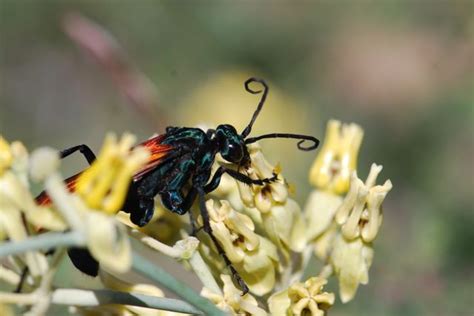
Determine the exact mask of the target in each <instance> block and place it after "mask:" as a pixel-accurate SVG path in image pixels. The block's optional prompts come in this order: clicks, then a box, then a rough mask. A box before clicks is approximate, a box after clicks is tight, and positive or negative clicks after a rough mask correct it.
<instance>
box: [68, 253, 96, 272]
mask: <svg viewBox="0 0 474 316" xmlns="http://www.w3.org/2000/svg"><path fill="white" fill-rule="evenodd" d="M67 255H68V256H69V259H71V262H72V264H74V266H75V267H76V268H77V269H78V270H80V271H81V272H84V273H85V274H87V275H89V276H91V277H96V276H97V275H98V274H99V262H97V260H95V259H94V257H92V255H91V253H90V252H89V250H87V249H86V248H76V247H72V248H69V249H68V250H67Z"/></svg>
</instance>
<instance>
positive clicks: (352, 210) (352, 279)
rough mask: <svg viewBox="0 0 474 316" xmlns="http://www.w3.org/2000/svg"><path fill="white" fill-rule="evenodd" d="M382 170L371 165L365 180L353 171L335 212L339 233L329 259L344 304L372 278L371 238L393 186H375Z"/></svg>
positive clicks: (376, 229) (379, 222)
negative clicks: (360, 285)
mask: <svg viewBox="0 0 474 316" xmlns="http://www.w3.org/2000/svg"><path fill="white" fill-rule="evenodd" d="M381 170H382V167H381V166H377V165H376V164H372V167H371V169H370V172H369V176H368V177H367V180H366V182H365V183H364V182H362V181H361V180H360V179H359V178H358V177H357V174H356V173H355V172H354V173H353V175H352V178H351V187H350V190H349V193H348V194H347V196H346V197H345V199H344V201H343V202H342V204H341V205H340V206H339V208H338V210H337V213H336V217H335V221H336V223H337V224H338V225H340V233H338V235H337V236H336V237H335V240H334V244H333V246H332V251H331V254H330V256H329V262H330V264H331V266H332V268H333V270H334V273H335V274H336V276H337V277H338V279H339V293H340V296H341V301H342V302H344V303H345V302H348V301H350V300H351V299H352V298H353V297H354V295H355V293H356V291H357V287H358V285H359V284H367V282H368V281H369V268H370V266H371V264H372V259H373V252H374V251H373V248H372V241H373V240H374V239H375V237H376V236H377V233H378V230H379V227H380V225H381V224H382V209H381V206H382V202H383V200H384V199H385V196H386V195H387V193H388V192H389V191H390V190H391V188H392V183H391V182H390V180H387V181H386V182H385V183H384V184H383V185H375V181H376V178H377V175H378V174H379V173H380V171H381Z"/></svg>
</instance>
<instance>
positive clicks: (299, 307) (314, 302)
mask: <svg viewBox="0 0 474 316" xmlns="http://www.w3.org/2000/svg"><path fill="white" fill-rule="evenodd" d="M326 283H327V280H326V279H324V278H321V277H311V278H309V279H308V280H306V281H305V282H304V283H301V282H297V283H295V284H293V285H291V286H290V287H289V288H288V289H286V290H284V291H280V292H277V293H275V294H274V295H272V296H271V297H270V298H269V299H268V305H269V309H270V312H271V314H272V315H282V316H283V315H291V316H293V315H294V316H310V315H311V316H323V315H325V313H326V311H327V310H328V309H329V308H330V307H331V306H332V305H333V304H334V300H335V296H334V293H328V292H323V287H324V285H326Z"/></svg>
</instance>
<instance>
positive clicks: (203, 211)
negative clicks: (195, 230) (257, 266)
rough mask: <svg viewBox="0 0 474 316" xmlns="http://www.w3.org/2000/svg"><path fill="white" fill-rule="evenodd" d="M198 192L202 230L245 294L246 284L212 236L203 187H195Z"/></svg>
mask: <svg viewBox="0 0 474 316" xmlns="http://www.w3.org/2000/svg"><path fill="white" fill-rule="evenodd" d="M197 190H198V194H199V208H200V210H201V216H202V221H203V225H204V231H205V232H206V233H207V234H208V235H209V237H211V239H212V242H213V243H214V246H216V248H217V252H219V255H220V256H221V257H222V258H223V259H224V262H225V264H226V266H227V267H228V268H229V270H230V272H231V274H232V278H233V279H234V281H235V282H237V283H238V284H239V286H240V289H241V290H242V295H245V294H247V293H248V291H249V288H248V286H247V284H245V281H244V280H243V279H242V277H241V276H240V274H239V273H238V272H237V270H235V268H234V266H233V265H232V262H230V260H229V258H228V257H227V255H226V253H225V251H224V249H222V247H221V245H220V244H219V241H218V240H217V238H216V237H215V236H214V234H213V233H212V228H211V225H210V223H209V213H208V212H207V208H206V202H205V193H204V190H203V188H197Z"/></svg>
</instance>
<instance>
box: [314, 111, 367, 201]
mask: <svg viewBox="0 0 474 316" xmlns="http://www.w3.org/2000/svg"><path fill="white" fill-rule="evenodd" d="M363 135H364V132H363V130H362V129H361V128H360V126H359V125H356V124H349V125H347V124H342V126H341V122H340V121H336V120H331V121H329V122H328V125H327V128H326V137H325V140H324V142H323V147H322V149H321V151H320V152H319V154H318V156H317V157H316V160H315V161H314V163H313V165H312V167H311V170H310V174H309V181H310V183H311V184H312V185H313V186H315V187H316V188H318V189H321V190H329V191H332V192H334V193H335V194H344V193H345V192H347V190H348V189H349V181H350V176H351V174H352V172H353V171H354V170H355V169H356V166H357V155H358V153H359V148H360V144H361V142H362V138H363Z"/></svg>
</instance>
